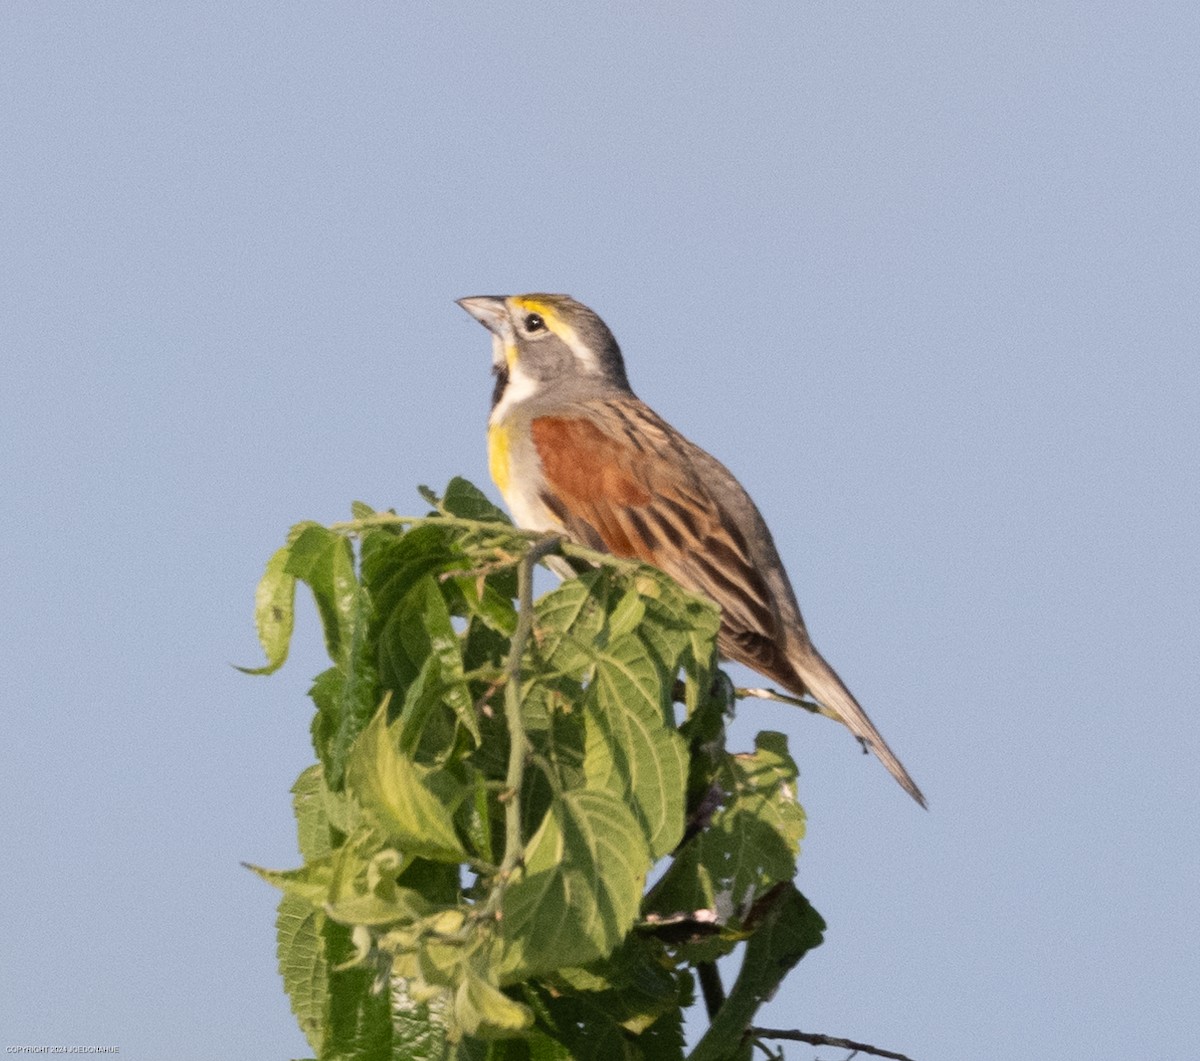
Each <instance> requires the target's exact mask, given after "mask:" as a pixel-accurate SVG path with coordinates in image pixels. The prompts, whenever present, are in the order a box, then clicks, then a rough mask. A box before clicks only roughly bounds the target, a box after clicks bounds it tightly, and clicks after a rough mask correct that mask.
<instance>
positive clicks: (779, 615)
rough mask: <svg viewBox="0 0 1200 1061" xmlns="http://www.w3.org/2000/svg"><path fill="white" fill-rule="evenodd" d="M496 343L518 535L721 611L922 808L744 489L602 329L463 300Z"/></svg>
mask: <svg viewBox="0 0 1200 1061" xmlns="http://www.w3.org/2000/svg"><path fill="white" fill-rule="evenodd" d="M458 304H459V305H460V306H462V308H463V309H465V310H466V311H467V312H468V313H469V314H471V316H472V317H474V318H475V319H476V320H477V321H479V323H480V324H482V325H483V326H484V327H485V328H487V329H488V331H490V332H491V333H492V371H493V373H494V374H495V377H496V385H495V390H494V391H493V393H492V412H491V416H490V418H489V421H488V462H489V466H490V469H491V473H492V478H493V479H494V480H495V481H496V485H497V486H498V487H499V488H500V492H501V493H502V494H503V495H504V500H505V502H506V503H507V504H508V507H509V509H510V510H511V512H512V514H513V518H514V519H515V520H516V522H517V524H518V525H519V526H521V527H524V528H526V529H528V530H545V531H557V532H562V533H565V534H566V535H567V536H568V537H569V538H572V539H573V540H575V541H577V542H579V543H581V544H583V545H586V546H589V547H591V548H593V549H598V550H602V551H605V552H608V553H612V554H614V555H616V556H622V557H636V558H637V559H639V560H644V561H645V562H646V563H649V564H653V565H654V566H655V567H658V568H660V569H662V570H663V571H665V572H667V574H669V575H671V576H672V577H673V578H674V579H675V580H676V581H677V582H679V583H680V584H681V585H683V586H685V587H686V588H688V589H690V590H692V591H693V592H696V593H701V594H704V595H706V596H708V597H709V598H711V599H712V600H713V601H715V602H716V603H717V604H718V605H719V606H720V609H721V629H720V633H719V634H718V638H717V647H718V649H719V650H720V652H721V654H722V655H724V656H725V657H727V658H728V659H732V660H735V661H737V662H738V663H744V664H746V665H747V666H748V667H751V668H753V669H754V670H756V671H758V672H759V673H760V674H763V675H765V676H766V677H768V678H770V679H771V680H772V681H775V682H778V683H779V684H780V685H782V686H783V687H784V688H785V689H786V690H788V691H789V692H790V693H793V694H795V695H797V696H803V695H805V694H809V695H811V696H812V697H813V698H815V699H816V700H817V701H818V702H819V703H820V704H821V705H822V706H823V707H825V708H826V709H828V710H830V711H832V712H833V713H834V714H836V715H837V717H838V718H840V719H841V720H842V721H843V722H844V723H845V724H846V725H847V726H848V727H849V729H850V731H851V732H852V733H854V734H855V736H857V737H859V738H860V739H861V740H862V741H864V742H865V743H866V744H867V745H868V746H869V747H870V748H871V750H872V751H874V752H875V754H876V755H877V756H878V757H879V758H880V760H882V762H883V764H884V766H886V767H887V768H888V770H889V771H891V774H892V776H893V777H894V778H895V779H896V780H897V781H899V782H900V784H901V785H902V786H903V787H904V789H905V791H906V792H908V793H909V795H911V796H912V797H913V799H915V800H916V801H917V802H918V803H920V804H921V806H922V807H923V806H925V797H924V796H922V795H921V790H920V789H919V788H917V786H916V784H915V783H914V781H913V779H912V778H911V777H909V776H908V771H907V770H905V769H904V766H903V765H902V764H901V762H900V760H899V759H897V758H896V756H895V755H894V754H893V753H892V750H891V749H890V748H889V747H888V746H887V744H886V743H885V741H884V739H883V737H881V736H880V735H879V731H878V730H877V729H876V728H875V727H874V725H872V723H871V720H870V719H869V718H868V717H867V715H866V712H864V711H863V709H862V708H861V707H860V706H859V705H858V701H856V700H855V699H854V697H853V696H852V695H851V694H850V691H849V690H848V689H847V688H846V686H845V685H843V684H842V681H841V679H840V678H839V677H838V676H837V674H836V673H835V672H834V670H833V668H832V667H830V666H829V664H828V663H826V662H825V660H824V659H822V657H821V654H820V653H819V652H818V651H817V650H816V648H814V647H813V643H812V642H811V641H810V640H809V637H808V631H807V630H806V629H805V627H804V620H803V619H802V618H801V616H800V608H799V606H798V605H797V604H796V595H795V593H794V592H793V590H792V586H791V583H790V582H789V581H788V577H787V573H786V572H785V571H784V569H783V563H782V562H781V561H780V559H779V553H778V552H777V551H776V549H775V543H774V541H773V540H772V539H771V532H770V531H769V530H767V525H766V523H764V522H763V518H762V516H761V515H760V514H759V511H758V509H757V508H756V507H755V505H754V502H753V501H751V500H750V497H749V495H748V494H747V493H746V491H745V490H744V489H743V488H742V485H741V484H740V483H739V482H738V481H737V480H736V479H735V478H734V477H733V475H732V474H730V472H729V471H728V470H727V469H726V468H725V466H724V465H723V464H721V463H720V462H719V461H718V460H717V459H716V458H715V457H712V456H710V455H709V454H708V453H706V452H705V451H704V450H702V449H701V448H700V447H699V446H697V445H695V444H693V443H691V442H689V441H688V440H687V439H686V438H684V437H683V436H682V435H681V434H679V432H678V431H676V430H675V429H674V428H673V427H671V425H670V424H668V423H667V422H666V421H664V420H663V419H662V418H661V417H660V416H658V415H657V414H656V413H655V412H654V411H653V410H652V409H650V407H649V406H647V405H646V404H645V403H644V402H643V401H641V399H639V398H638V397H637V396H636V395H635V394H634V393H633V391H632V389H631V388H630V386H629V380H628V379H627V378H626V375H625V362H624V360H623V359H622V357H621V350H620V348H619V347H618V346H617V341H616V340H615V339H614V338H613V336H612V333H611V332H610V331H609V330H608V328H607V326H606V325H605V324H604V322H603V321H602V320H601V319H600V318H599V317H598V316H597V315H596V314H595V313H593V312H592V310H590V309H588V307H587V306H584V305H582V304H581V303H579V302H576V301H575V300H574V299H572V298H568V297H567V296H566V295H542V294H534V295H510V296H492V295H480V296H476V297H473V298H462V299H459V300H458Z"/></svg>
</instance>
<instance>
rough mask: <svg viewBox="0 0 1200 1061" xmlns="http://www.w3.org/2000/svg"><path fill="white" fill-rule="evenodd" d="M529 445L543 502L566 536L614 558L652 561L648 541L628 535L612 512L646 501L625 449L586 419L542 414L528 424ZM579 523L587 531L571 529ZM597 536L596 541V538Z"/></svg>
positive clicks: (642, 487) (646, 497)
mask: <svg viewBox="0 0 1200 1061" xmlns="http://www.w3.org/2000/svg"><path fill="white" fill-rule="evenodd" d="M532 432H533V444H534V447H535V448H536V449H537V452H538V457H539V458H540V459H541V462H542V474H543V475H545V477H546V482H547V483H548V484H549V486H550V489H551V491H553V493H552V496H550V497H547V498H545V499H544V500H545V501H546V504H547V505H548V506H549V507H550V508H551V510H552V511H554V512H555V513H556V514H557V515H558V517H559V518H560V519H561V520H562V521H563V523H564V524H565V525H566V526H567V528H568V530H571V531H572V533H578V534H579V536H580V537H581V538H583V539H584V540H585V541H587V543H588V544H589V545H598V547H600V548H604V549H607V550H608V551H609V552H611V553H613V554H615V555H616V556H625V557H630V556H636V557H638V558H639V559H642V560H646V561H649V562H650V563H653V562H654V559H653V555H652V549H651V543H650V542H648V541H646V540H645V539H644V538H642V537H641V536H639V535H637V534H636V532H635V533H634V534H632V535H631V534H630V532H629V529H628V528H627V527H625V526H624V521H623V520H621V519H620V517H619V515H618V512H619V510H620V509H624V508H630V507H633V508H637V507H640V506H642V505H645V504H646V503H647V502H649V500H650V492H649V490H648V489H647V488H646V485H645V484H644V483H642V482H640V481H639V480H638V479H637V477H636V475H635V474H634V473H633V471H632V470H631V468H630V460H629V454H628V449H629V447H628V445H627V444H626V443H625V442H624V441H622V440H618V439H615V438H613V437H611V436H610V435H607V434H605V433H604V432H603V431H602V430H600V428H598V427H597V426H596V425H595V424H594V423H592V422H591V421H590V420H582V419H578V418H567V417H561V416H543V417H540V418H538V419H537V420H534V421H533V425H532ZM576 520H582V521H584V522H586V523H587V524H588V529H589V530H590V531H591V532H592V533H588V530H583V529H582V528H573V527H572V526H571V524H572V523H573V522H574V521H576ZM597 537H598V538H599V543H597V541H596V539H597Z"/></svg>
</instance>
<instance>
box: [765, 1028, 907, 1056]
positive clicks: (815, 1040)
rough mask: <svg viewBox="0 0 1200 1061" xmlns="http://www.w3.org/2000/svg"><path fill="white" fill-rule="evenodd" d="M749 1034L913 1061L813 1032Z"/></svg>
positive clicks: (834, 1036) (893, 1053)
mask: <svg viewBox="0 0 1200 1061" xmlns="http://www.w3.org/2000/svg"><path fill="white" fill-rule="evenodd" d="M747 1032H748V1033H749V1034H750V1035H752V1036H755V1037H756V1038H759V1039H787V1040H790V1041H791V1042H795V1043H808V1044H809V1045H811V1046H836V1047H837V1048H838V1049H839V1050H853V1051H854V1052H855V1053H860V1054H873V1055H874V1056H875V1057H887V1058H891V1059H892V1061H913V1059H912V1058H911V1057H909V1056H908V1055H907V1054H898V1053H896V1052H895V1051H894V1050H883V1049H881V1048H880V1047H878V1046H870V1045H868V1044H867V1043H856V1042H855V1041H854V1040H853V1039H843V1038H841V1037H840V1036H836V1035H818V1034H814V1033H812V1032H798V1031H794V1030H793V1031H787V1030H785V1029H782V1028H748V1029H747Z"/></svg>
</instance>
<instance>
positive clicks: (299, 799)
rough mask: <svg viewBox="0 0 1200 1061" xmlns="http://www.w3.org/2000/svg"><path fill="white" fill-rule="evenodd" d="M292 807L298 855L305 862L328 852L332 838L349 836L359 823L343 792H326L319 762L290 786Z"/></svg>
mask: <svg viewBox="0 0 1200 1061" xmlns="http://www.w3.org/2000/svg"><path fill="white" fill-rule="evenodd" d="M292 809H293V811H294V812H295V815H296V830H297V833H298V834H299V841H300V854H301V855H303V856H304V860H305V861H306V862H315V861H317V860H319V859H322V858H326V857H328V856H329V855H331V854H332V853H333V851H334V841H335V839H337V838H338V837H339V835H340V837H345V836H347V835H349V834H350V833H352V832H353V831H354V830H355V829H356V828H357V827H358V826H359V824H361V817H362V814H361V812H360V811H359V809H358V808H357V807H356V806H355V804H354V802H353V801H352V800H351V799H349V798H348V797H347V796H346V795H345V794H344V793H341V792H332V791H330V789H329V787H328V786H327V785H326V784H325V778H324V775H323V771H322V769H321V764H320V763H314V764H313V765H312V766H310V767H309V768H308V769H307V770H305V771H304V772H303V773H301V775H300V776H299V777H298V778H296V783H295V784H294V785H292ZM339 842H340V841H339Z"/></svg>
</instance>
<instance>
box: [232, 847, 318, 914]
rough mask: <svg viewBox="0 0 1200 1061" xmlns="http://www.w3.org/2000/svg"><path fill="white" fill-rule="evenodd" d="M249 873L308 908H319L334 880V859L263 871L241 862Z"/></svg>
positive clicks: (260, 868)
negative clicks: (298, 867)
mask: <svg viewBox="0 0 1200 1061" xmlns="http://www.w3.org/2000/svg"><path fill="white" fill-rule="evenodd" d="M242 865H244V866H245V867H246V868H247V869H248V870H250V872H251V873H256V874H258V876H260V877H261V878H262V879H263V880H265V881H266V882H267V883H268V884H272V885H274V886H275V887H276V888H279V889H281V890H282V891H283V893H284V894H285V895H290V896H291V897H293V898H294V899H298V900H300V901H302V902H305V903H307V904H308V905H309V907H310V908H313V907H316V908H320V907H321V906H322V905H324V903H325V900H326V899H327V898H328V897H329V889H330V886H331V885H332V884H333V879H334V858H333V857H332V856H331V857H329V858H324V859H321V860H319V861H315V862H308V863H306V864H305V865H304V866H302V867H301V868H300V869H264V868H263V867H262V866H254V865H251V864H250V863H249V862H243V863H242Z"/></svg>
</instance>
